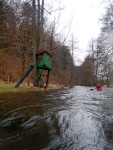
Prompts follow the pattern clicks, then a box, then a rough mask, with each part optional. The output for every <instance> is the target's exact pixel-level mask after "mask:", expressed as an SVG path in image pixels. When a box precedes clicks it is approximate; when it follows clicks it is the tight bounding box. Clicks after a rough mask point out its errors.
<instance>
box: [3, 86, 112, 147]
mask: <svg viewBox="0 0 113 150" xmlns="http://www.w3.org/2000/svg"><path fill="white" fill-rule="evenodd" d="M0 150H113V89H112V88H103V90H102V91H101V92H98V91H96V90H95V89H94V90H90V87H83V86H75V87H73V88H70V89H68V88H67V89H57V90H52V91H46V92H29V93H27V92H24V93H7V94H0Z"/></svg>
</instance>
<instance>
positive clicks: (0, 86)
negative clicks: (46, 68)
mask: <svg viewBox="0 0 113 150" xmlns="http://www.w3.org/2000/svg"><path fill="white" fill-rule="evenodd" d="M15 84H16V83H14V84H13V83H3V82H1V83H0V93H9V92H12V93H14V92H30V91H32V92H33V91H46V90H52V89H59V88H61V87H62V86H58V85H53V84H49V86H48V88H47V89H44V88H39V87H34V86H33V84H30V85H29V86H28V85H27V84H23V83H22V84H20V86H19V87H18V88H15V87H14V86H15Z"/></svg>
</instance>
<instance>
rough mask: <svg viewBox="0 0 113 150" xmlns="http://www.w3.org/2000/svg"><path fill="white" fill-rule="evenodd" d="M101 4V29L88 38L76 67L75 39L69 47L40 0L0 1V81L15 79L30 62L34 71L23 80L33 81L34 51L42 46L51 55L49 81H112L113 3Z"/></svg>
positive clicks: (64, 83)
mask: <svg viewBox="0 0 113 150" xmlns="http://www.w3.org/2000/svg"><path fill="white" fill-rule="evenodd" d="M57 2H58V1H57ZM105 3H106V11H105V14H104V15H103V16H102V17H101V18H100V22H101V32H100V34H99V36H98V38H92V39H91V40H90V42H89V46H88V50H87V51H88V55H87V57H86V58H85V60H84V61H83V62H82V63H81V64H80V65H79V66H78V65H76V63H75V62H74V59H73V55H72V54H73V53H72V52H73V50H74V49H75V47H76V43H77V42H76V40H75V39H74V38H72V40H71V44H70V46H69V45H67V44H66V42H65V38H64V39H63V38H62V36H61V35H60V32H59V33H56V28H57V26H58V23H57V21H56V20H55V21H54V22H51V21H50V20H49V15H48V13H50V14H52V12H50V11H51V9H50V11H48V9H49V7H50V6H49V4H48V7H47V6H46V5H45V1H44V0H42V1H41V0H24V1H20V0H18V1H15V0H9V1H7V0H0V82H13V83H14V82H17V81H18V79H19V78H20V77H22V76H23V74H24V73H25V71H26V70H27V68H28V67H29V66H30V65H31V64H34V71H33V72H31V73H30V74H29V76H28V77H27V78H26V79H25V81H24V82H31V83H34V82H37V81H36V80H34V78H35V79H36V72H37V70H36V67H35V61H36V60H35V59H36V58H35V57H36V55H35V54H36V52H37V51H38V50H41V49H45V50H47V51H48V52H49V53H50V54H51V55H52V71H51V72H50V79H49V82H50V83H52V84H59V85H65V86H68V85H71V86H73V85H84V86H92V85H96V84H97V83H98V82H100V83H101V84H107V85H111V84H113V77H112V76H113V65H112V64H113V17H112V16H113V4H112V3H111V2H110V1H108V2H107V1H106V2H105ZM59 9H60V8H58V10H59ZM60 11H63V10H60ZM73 43H74V44H73ZM76 50H77V51H79V47H76ZM34 85H36V84H35V83H34Z"/></svg>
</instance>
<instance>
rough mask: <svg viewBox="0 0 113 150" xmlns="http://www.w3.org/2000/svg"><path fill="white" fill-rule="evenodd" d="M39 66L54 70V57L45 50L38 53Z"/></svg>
mask: <svg viewBox="0 0 113 150" xmlns="http://www.w3.org/2000/svg"><path fill="white" fill-rule="evenodd" d="M36 63H37V67H38V68H43V69H46V70H48V69H49V70H52V57H51V56H50V55H49V54H48V53H47V52H46V51H45V52H44V53H41V54H39V55H37V62H36Z"/></svg>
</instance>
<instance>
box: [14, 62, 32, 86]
mask: <svg viewBox="0 0 113 150" xmlns="http://www.w3.org/2000/svg"><path fill="white" fill-rule="evenodd" d="M33 67H34V66H33V65H30V67H29V68H28V70H27V71H26V72H25V74H24V75H23V77H21V78H20V80H19V81H18V82H17V84H16V85H15V87H18V86H19V85H20V84H21V83H22V81H23V80H24V79H25V78H26V77H27V76H28V74H29V73H30V72H31V70H32V69H33Z"/></svg>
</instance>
